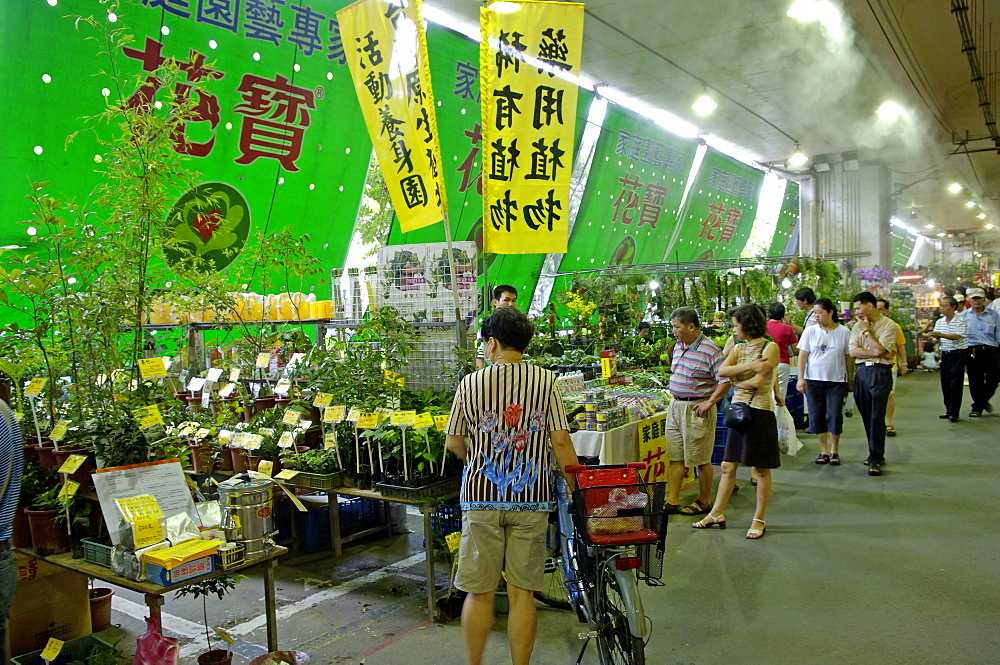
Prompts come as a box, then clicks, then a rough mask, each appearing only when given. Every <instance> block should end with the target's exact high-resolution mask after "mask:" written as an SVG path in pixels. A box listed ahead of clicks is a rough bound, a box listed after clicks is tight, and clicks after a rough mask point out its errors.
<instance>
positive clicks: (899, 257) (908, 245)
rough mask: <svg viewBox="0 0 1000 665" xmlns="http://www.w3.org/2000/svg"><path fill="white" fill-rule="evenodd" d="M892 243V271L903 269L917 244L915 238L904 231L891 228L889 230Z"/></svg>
mask: <svg viewBox="0 0 1000 665" xmlns="http://www.w3.org/2000/svg"><path fill="white" fill-rule="evenodd" d="M890 242H891V243H892V269H893V270H899V269H900V268H905V267H906V264H907V263H909V262H910V257H911V256H913V247H914V246H915V245H916V244H917V236H916V235H914V234H912V233H910V232H909V231H907V230H906V229H901V228H899V227H896V226H893V227H892V229H891V230H890Z"/></svg>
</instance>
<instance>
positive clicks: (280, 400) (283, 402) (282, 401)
mask: <svg viewBox="0 0 1000 665" xmlns="http://www.w3.org/2000/svg"><path fill="white" fill-rule="evenodd" d="M291 403H292V398H291V397H276V398H275V399H274V406H276V407H277V408H279V409H282V410H284V409H286V408H288V405H289V404H291Z"/></svg>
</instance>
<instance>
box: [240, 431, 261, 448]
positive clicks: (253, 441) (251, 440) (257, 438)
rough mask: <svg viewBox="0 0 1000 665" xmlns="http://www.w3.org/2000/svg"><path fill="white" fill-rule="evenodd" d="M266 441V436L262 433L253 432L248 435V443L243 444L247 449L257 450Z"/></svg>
mask: <svg viewBox="0 0 1000 665" xmlns="http://www.w3.org/2000/svg"><path fill="white" fill-rule="evenodd" d="M263 443H264V437H262V436H261V435H260V434H251V435H250V436H248V437H247V441H246V444H245V445H244V446H243V447H244V448H246V449H247V450H257V449H258V448H260V446H261V444H263Z"/></svg>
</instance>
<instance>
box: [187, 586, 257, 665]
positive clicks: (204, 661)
mask: <svg viewBox="0 0 1000 665" xmlns="http://www.w3.org/2000/svg"><path fill="white" fill-rule="evenodd" d="M245 579H247V577H246V575H217V576H215V577H209V578H207V579H204V580H201V581H200V582H194V583H192V584H189V585H187V586H185V587H183V588H181V589H178V590H177V591H176V592H175V593H174V598H183V597H185V596H189V597H191V598H201V609H202V617H203V618H204V621H205V641H206V642H207V643H208V651H205V652H203V653H201V654H200V655H199V656H198V665H230V664H231V663H232V660H233V654H232V652H231V651H229V650H228V649H215V648H213V647H212V631H211V628H209V625H208V596H210V595H212V594H214V595H215V596H217V597H218V599H219V600H223V599H224V598H225V597H226V594H228V593H229V592H230V591H232V590H233V589H235V588H236V585H237V584H239V583H240V582H242V581H243V580H245Z"/></svg>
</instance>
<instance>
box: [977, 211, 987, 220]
mask: <svg viewBox="0 0 1000 665" xmlns="http://www.w3.org/2000/svg"><path fill="white" fill-rule="evenodd" d="M976 217H978V218H979V219H986V213H985V212H981V213H979V214H978V215H976Z"/></svg>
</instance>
